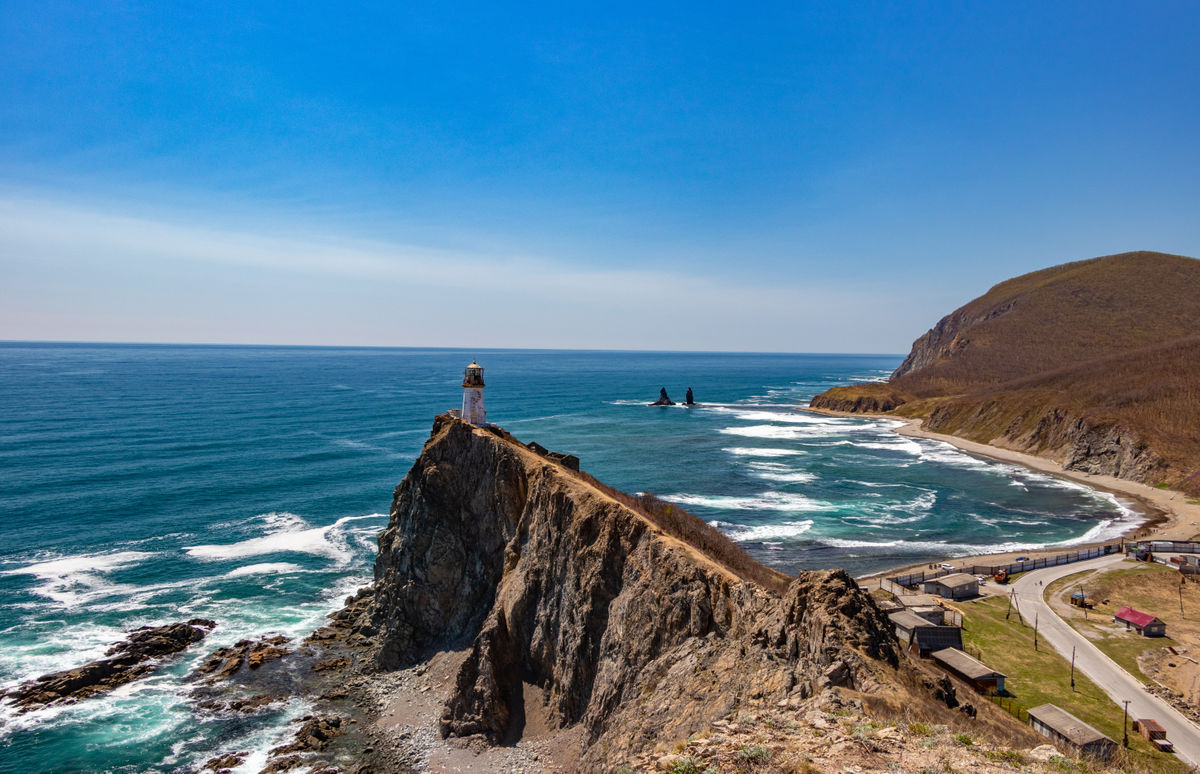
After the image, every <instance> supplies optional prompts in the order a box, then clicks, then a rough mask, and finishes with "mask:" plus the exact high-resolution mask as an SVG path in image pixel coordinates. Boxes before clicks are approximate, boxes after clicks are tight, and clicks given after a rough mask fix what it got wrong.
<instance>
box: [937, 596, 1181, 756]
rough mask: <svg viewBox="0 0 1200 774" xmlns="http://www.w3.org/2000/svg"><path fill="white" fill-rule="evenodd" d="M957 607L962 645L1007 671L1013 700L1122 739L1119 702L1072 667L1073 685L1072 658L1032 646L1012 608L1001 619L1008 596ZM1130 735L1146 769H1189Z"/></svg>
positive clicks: (1026, 629) (1132, 749)
mask: <svg viewBox="0 0 1200 774" xmlns="http://www.w3.org/2000/svg"><path fill="white" fill-rule="evenodd" d="M958 607H959V609H961V610H962V612H963V623H964V627H963V646H964V647H965V648H966V650H967V651H968V652H969V653H971V654H972V655H974V656H976V657H978V658H979V659H980V660H982V661H983V662H984V663H985V664H987V665H988V666H990V667H992V668H994V669H997V670H999V671H1001V672H1003V673H1004V674H1005V675H1006V678H1005V687H1006V689H1007V690H1008V693H1009V694H1010V695H1011V699H1012V701H1013V702H1015V703H1016V704H1017V705H1019V706H1021V707H1023V708H1025V709H1029V708H1030V707H1036V706H1038V705H1039V704H1045V703H1047V702H1049V703H1052V704H1056V705H1058V706H1059V707H1062V708H1063V709H1065V710H1066V711H1067V712H1070V713H1071V714H1073V715H1075V716H1076V717H1078V718H1080V719H1082V720H1083V721H1084V722H1086V723H1090V724H1091V725H1092V726H1094V727H1096V728H1097V729H1099V730H1100V731H1101V732H1103V733H1105V734H1107V735H1108V736H1109V737H1111V738H1112V739H1115V740H1116V741H1117V742H1118V743H1120V741H1121V736H1122V733H1121V721H1122V708H1121V707H1120V706H1118V705H1116V704H1114V703H1113V702H1112V700H1110V699H1109V698H1108V696H1107V695H1105V693H1104V692H1103V691H1101V690H1100V688H1098V687H1097V686H1096V685H1095V683H1093V682H1092V681H1091V680H1089V679H1088V678H1087V677H1085V676H1084V675H1083V674H1082V673H1080V672H1076V673H1075V688H1074V690H1072V689H1071V665H1070V662H1069V661H1067V660H1065V659H1063V658H1062V657H1061V656H1059V655H1058V654H1057V653H1056V652H1055V651H1054V650H1053V649H1052V648H1051V647H1050V646H1049V645H1047V644H1046V643H1045V642H1044V641H1039V647H1038V648H1037V649H1036V650H1035V649H1034V643H1033V627H1031V626H1025V625H1023V624H1022V623H1020V619H1019V618H1018V616H1017V614H1016V612H1015V611H1014V612H1013V613H1012V615H1011V616H1010V618H1009V620H1007V621H1006V620H1005V619H1004V614H1005V611H1006V610H1007V609H1008V599H1007V598H1005V597H984V598H981V599H977V600H974V601H971V602H964V603H960V604H959V605H958ZM1129 739H1130V753H1131V754H1133V755H1134V756H1136V757H1137V758H1138V759H1139V761H1143V762H1144V763H1145V764H1146V765H1147V766H1148V767H1149V768H1150V769H1152V770H1158V771H1162V772H1184V771H1186V770H1187V768H1186V767H1185V766H1183V765H1182V764H1180V763H1179V761H1178V760H1177V759H1175V758H1174V756H1169V755H1166V754H1164V753H1160V752H1158V750H1156V749H1154V748H1152V747H1151V746H1150V743H1149V742H1146V741H1145V740H1143V739H1142V738H1141V737H1140V736H1137V735H1136V734H1131V735H1130V738H1129Z"/></svg>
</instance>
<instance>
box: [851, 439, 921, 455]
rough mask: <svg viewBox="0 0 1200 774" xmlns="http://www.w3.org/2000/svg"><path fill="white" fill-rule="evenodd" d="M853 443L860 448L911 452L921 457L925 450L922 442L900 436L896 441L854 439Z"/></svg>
mask: <svg viewBox="0 0 1200 774" xmlns="http://www.w3.org/2000/svg"><path fill="white" fill-rule="evenodd" d="M853 445H854V446H857V447H859V448H860V449H877V450H880V451H897V452H904V453H905V454H911V455H912V456H914V457H920V456H921V454H922V452H923V449H922V448H921V444H919V443H917V442H916V441H913V440H910V439H907V438H899V440H896V441H892V440H887V441H854V442H853Z"/></svg>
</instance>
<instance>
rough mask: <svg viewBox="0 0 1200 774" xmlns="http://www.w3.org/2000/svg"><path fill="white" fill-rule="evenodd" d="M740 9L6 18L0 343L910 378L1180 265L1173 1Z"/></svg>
mask: <svg viewBox="0 0 1200 774" xmlns="http://www.w3.org/2000/svg"><path fill="white" fill-rule="evenodd" d="M743 5H746V6H750V7H735V5H734V4H711V3H702V2H690V3H654V4H647V3H630V4H625V3H611V2H610V3H604V4H591V5H582V4H563V3H545V4H542V3H536V2H530V3H524V4H520V5H513V6H511V7H502V6H501V4H496V3H478V4H476V3H471V2H458V3H453V4H441V3H436V2H427V3H420V4H412V5H411V6H410V5H409V4H404V3H395V2H389V3H371V2H359V3H338V4H327V5H326V4H321V3H294V2H291V3H252V2H245V1H244V0H243V1H242V2H237V3H226V2H219V1H212V2H204V3H186V2H177V3H176V2H170V3H164V2H146V3H142V2H106V1H105V0H90V1H89V2H79V3H63V2H55V1H54V0H48V1H46V2H37V3H29V2H9V1H8V0H0V339H6V340H70V341H165V342H211V343H257V344H321V345H379V346H461V347H547V348H589V349H590V348H598V349H652V350H660V349H690V350H721V351H743V350H744V351H784V352H870V353H904V352H907V351H908V348H909V346H910V345H911V343H912V341H913V339H915V338H916V337H917V336H919V335H920V334H921V333H923V332H924V331H925V330H927V329H928V328H929V327H931V326H932V325H933V324H934V323H936V322H937V320H938V319H939V318H940V317H941V316H943V315H944V314H947V313H949V312H950V311H952V310H953V309H955V308H956V307H958V306H960V305H961V304H963V303H965V302H967V301H969V300H970V299H972V298H974V297H976V296H978V295H980V294H982V293H983V292H985V291H986V290H987V289H988V288H989V287H991V286H992V285H994V284H995V283H997V282H1000V281H1002V280H1004V279H1006V278H1008V277H1011V276H1015V275H1018V274H1022V273H1025V272H1028V271H1032V270H1035V269H1038V268H1043V267H1046V266H1051V265H1055V264H1059V263H1063V262H1066V261H1071V260H1079V259H1084V258H1090V257H1094V256H1097V255H1106V254H1112V253H1117V252H1123V251H1126V250H1139V249H1147V250H1159V251H1162V252H1172V253H1179V254H1184V255H1192V256H1200V216H1198V215H1197V213H1200V174H1197V173H1198V172H1200V143H1197V142H1196V138H1197V136H1200V135H1198V134H1197V133H1198V131H1200V130H1198V129H1197V127H1200V120H1198V119H1200V55H1198V54H1197V53H1196V47H1195V41H1196V40H1200V6H1197V5H1196V4H1195V3H1172V2H1154V3H1128V2H1124V3H1110V2H1056V3H1044V2H1037V3H1024V2H1011V3H983V2H979V3H973V2H944V3H932V2H928V3H927V2H915V1H914V2H888V3H877V2H856V3H834V2H825V3H806V2H787V3H756V4H743ZM573 6H578V7H573Z"/></svg>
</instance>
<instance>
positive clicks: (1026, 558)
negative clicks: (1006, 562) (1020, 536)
mask: <svg viewBox="0 0 1200 774" xmlns="http://www.w3.org/2000/svg"><path fill="white" fill-rule="evenodd" d="M1017 561H1018V562H1028V561H1029V557H1028V556H1018V557H1017Z"/></svg>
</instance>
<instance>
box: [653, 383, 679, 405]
mask: <svg viewBox="0 0 1200 774" xmlns="http://www.w3.org/2000/svg"><path fill="white" fill-rule="evenodd" d="M650 405H651V406H674V405H675V401H673V400H671V399H670V398H669V397H667V388H666V387H660V388H658V400H656V401H654V402H653V403H651V404H650Z"/></svg>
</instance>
